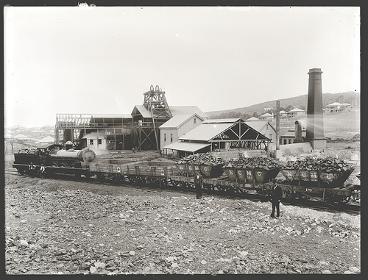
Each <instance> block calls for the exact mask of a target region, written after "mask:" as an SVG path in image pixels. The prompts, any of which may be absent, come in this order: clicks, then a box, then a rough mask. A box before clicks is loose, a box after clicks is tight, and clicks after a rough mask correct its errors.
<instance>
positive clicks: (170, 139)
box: [170, 133, 172, 143]
mask: <svg viewBox="0 0 368 280" xmlns="http://www.w3.org/2000/svg"><path fill="white" fill-rule="evenodd" d="M170 142H171V143H172V133H171V134H170Z"/></svg>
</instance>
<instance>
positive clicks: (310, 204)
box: [5, 169, 360, 215]
mask: <svg viewBox="0 0 368 280" xmlns="http://www.w3.org/2000/svg"><path fill="white" fill-rule="evenodd" d="M5 174H6V175H13V176H18V177H28V178H29V177H30V176H29V175H21V174H19V173H18V172H17V171H16V170H11V169H7V170H5ZM31 178H40V177H37V176H33V177H31ZM44 179H57V180H64V181H77V182H84V183H93V184H103V185H111V186H117V185H119V186H124V187H134V188H144V189H145V190H147V189H148V190H150V191H154V190H157V189H160V190H162V191H169V192H180V193H188V191H192V190H187V189H182V188H180V187H175V186H169V187H165V188H164V187H159V188H158V187H154V186H147V185H143V184H142V185H136V184H129V183H127V182H112V181H101V180H96V179H93V178H86V177H75V176H72V175H64V174H63V175H61V174H55V175H53V176H52V177H50V176H48V177H46V178H44ZM205 193H206V192H205ZM209 194H211V195H214V196H217V197H226V198H228V199H239V198H244V199H248V200H251V201H255V202H268V200H267V199H266V198H265V197H264V195H261V194H258V193H243V194H234V195H230V194H219V193H213V192H211V193H209ZM282 203H283V204H284V205H293V206H298V207H302V208H310V209H314V210H318V211H327V212H332V213H339V212H343V213H348V214H352V215H358V214H360V205H357V204H350V203H346V204H332V203H327V202H323V201H318V200H297V199H296V200H293V201H282Z"/></svg>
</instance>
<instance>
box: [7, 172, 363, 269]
mask: <svg viewBox="0 0 368 280" xmlns="http://www.w3.org/2000/svg"><path fill="white" fill-rule="evenodd" d="M5 199H6V201H5V207H6V216H5V219H6V220H5V221H6V223H5V226H6V231H5V232H6V273H8V274H23V273H26V274H44V273H68V274H75V273H82V274H85V273H104V274H120V273H212V274H217V273H354V272H355V273H357V272H360V224H359V221H360V216H352V215H348V214H341V213H335V214H334V213H328V212H319V211H316V210H311V209H305V208H299V207H295V206H282V208H281V210H282V216H281V218H280V219H270V217H269V214H270V205H269V204H268V203H261V202H252V201H248V200H242V199H226V198H219V197H212V196H204V198H203V199H202V200H196V199H195V196H194V194H190V193H188V194H183V193H177V192H172V191H160V190H148V189H143V190H142V189H137V188H133V187H114V186H102V185H97V184H85V183H80V182H70V181H61V180H58V181H56V180H51V179H44V180H42V179H38V178H27V177H17V176H13V175H6V186H5Z"/></svg>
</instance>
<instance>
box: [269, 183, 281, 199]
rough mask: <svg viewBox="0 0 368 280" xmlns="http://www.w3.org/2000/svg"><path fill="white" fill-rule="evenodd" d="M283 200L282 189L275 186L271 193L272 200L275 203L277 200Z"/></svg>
mask: <svg viewBox="0 0 368 280" xmlns="http://www.w3.org/2000/svg"><path fill="white" fill-rule="evenodd" d="M281 198H282V189H281V187H280V186H279V185H277V184H276V185H275V186H274V187H273V189H272V193H271V199H272V200H273V201H277V200H281Z"/></svg>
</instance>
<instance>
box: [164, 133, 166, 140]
mask: <svg viewBox="0 0 368 280" xmlns="http://www.w3.org/2000/svg"><path fill="white" fill-rule="evenodd" d="M164 142H166V133H164Z"/></svg>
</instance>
